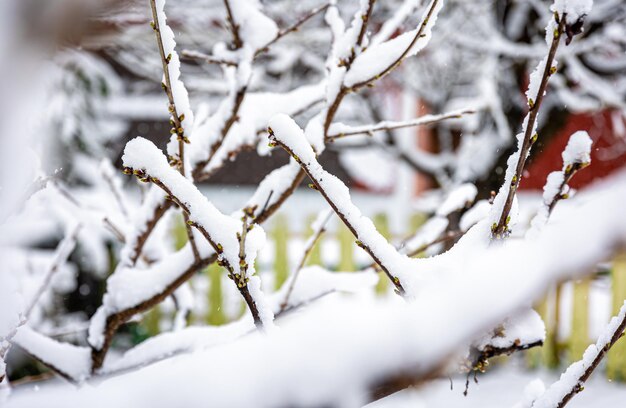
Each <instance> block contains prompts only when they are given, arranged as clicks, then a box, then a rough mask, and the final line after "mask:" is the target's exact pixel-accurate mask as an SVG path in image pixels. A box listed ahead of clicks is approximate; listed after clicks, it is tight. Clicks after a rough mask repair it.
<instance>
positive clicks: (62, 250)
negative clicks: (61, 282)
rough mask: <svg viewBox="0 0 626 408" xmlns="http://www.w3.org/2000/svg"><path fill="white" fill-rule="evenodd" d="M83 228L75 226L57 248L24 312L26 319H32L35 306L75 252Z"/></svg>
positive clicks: (79, 225) (78, 225)
mask: <svg viewBox="0 0 626 408" xmlns="http://www.w3.org/2000/svg"><path fill="white" fill-rule="evenodd" d="M81 228H82V225H81V224H77V225H76V226H74V227H73V228H72V230H71V231H70V232H69V233H68V234H67V235H66V236H65V238H63V240H62V241H61V242H60V243H59V245H58V246H57V249H56V250H55V252H54V258H53V260H52V263H51V264H50V266H49V267H48V270H47V271H46V274H45V275H44V279H43V281H42V282H41V285H40V286H39V289H37V292H36V293H35V295H34V296H33V298H32V299H31V301H30V304H29V305H28V308H27V309H26V311H25V312H24V317H25V318H26V319H28V318H29V317H30V314H31V313H32V311H33V309H34V308H35V306H36V305H37V302H39V298H41V295H43V293H44V292H45V291H46V289H48V286H50V282H51V281H52V278H53V277H54V275H55V274H56V273H57V272H58V270H59V268H60V267H61V265H63V263H65V262H66V261H67V259H68V257H69V256H70V255H71V253H72V251H73V250H74V247H75V246H76V237H77V236H78V232H79V231H80V229H81Z"/></svg>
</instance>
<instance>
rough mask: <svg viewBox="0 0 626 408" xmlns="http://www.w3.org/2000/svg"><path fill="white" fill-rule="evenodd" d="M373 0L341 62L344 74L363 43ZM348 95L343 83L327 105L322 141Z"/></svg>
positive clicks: (348, 91)
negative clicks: (357, 33) (351, 45)
mask: <svg viewBox="0 0 626 408" xmlns="http://www.w3.org/2000/svg"><path fill="white" fill-rule="evenodd" d="M374 2H375V0H369V2H368V5H367V10H366V11H365V14H363V15H361V18H362V19H363V24H362V25H361V31H360V32H359V36H358V37H357V39H356V42H355V44H354V46H353V47H352V52H351V54H350V56H349V57H348V59H347V60H345V61H341V62H340V64H341V65H342V66H344V67H346V72H348V71H350V67H351V66H352V63H353V62H354V60H355V59H356V57H357V54H356V48H357V47H359V46H360V45H361V44H362V43H363V39H364V38H365V31H366V30H367V25H368V23H369V21H370V17H371V14H372V9H373V8H374ZM348 93H350V90H349V89H348V88H346V87H345V86H344V85H343V83H342V84H341V88H340V89H339V93H337V96H336V97H335V100H334V101H333V102H332V103H331V104H330V105H329V107H328V110H327V111H326V118H325V119H324V139H326V138H327V137H328V130H329V129H330V124H331V123H332V121H333V119H334V118H335V115H336V114H337V111H338V110H339V106H340V105H341V102H342V101H343V98H345V96H346V95H347V94H348Z"/></svg>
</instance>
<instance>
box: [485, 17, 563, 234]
mask: <svg viewBox="0 0 626 408" xmlns="http://www.w3.org/2000/svg"><path fill="white" fill-rule="evenodd" d="M554 18H556V19H557V23H558V26H557V28H556V30H555V32H554V34H553V37H552V44H551V45H550V50H549V52H548V57H547V59H546V65H545V68H544V70H543V74H542V76H541V83H540V84H539V90H538V92H537V95H535V98H536V99H535V100H534V101H533V102H532V104H531V106H530V111H529V112H528V120H527V121H526V129H525V132H524V136H523V141H522V146H521V147H520V151H519V158H518V160H517V164H516V166H515V175H514V176H513V180H512V181H511V185H510V187H509V188H508V190H507V196H506V200H505V202H504V206H503V207H502V213H501V214H500V219H499V220H498V223H497V224H495V225H494V226H493V227H492V236H493V237H497V236H505V235H506V234H507V231H508V219H509V214H510V212H511V208H512V207H513V199H514V198H515V194H516V192H517V188H518V187H519V183H520V181H521V179H522V173H523V171H524V166H525V164H526V158H527V157H528V153H529V152H530V148H531V147H532V145H533V144H534V142H535V141H536V140H537V138H536V137H533V130H534V128H535V122H536V121H537V114H538V113H539V108H540V107H541V103H542V102H543V97H544V94H545V92H546V89H547V87H548V80H549V79H550V76H551V75H552V74H553V73H554V69H553V68H552V66H553V63H554V57H555V56H556V51H557V49H558V47H559V43H560V41H561V35H562V34H563V32H564V30H565V20H566V15H565V14H564V15H562V16H560V19H559V17H558V16H557V15H555V17H554Z"/></svg>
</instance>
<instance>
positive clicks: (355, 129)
mask: <svg viewBox="0 0 626 408" xmlns="http://www.w3.org/2000/svg"><path fill="white" fill-rule="evenodd" d="M473 113H476V110H475V109H459V110H455V111H452V112H446V113H441V114H438V115H424V116H421V117H419V118H416V119H412V120H405V121H383V122H379V123H376V124H374V125H364V126H349V125H345V124H343V123H333V124H332V125H331V126H330V129H329V133H330V135H329V136H328V137H327V139H328V140H329V141H333V140H335V139H340V138H343V137H346V136H353V135H363V134H364V135H371V134H372V133H374V132H381V131H389V130H395V129H403V128H407V127H415V126H425V125H431V124H434V123H439V122H442V121H444V120H446V119H459V118H461V117H463V116H464V115H470V114H473Z"/></svg>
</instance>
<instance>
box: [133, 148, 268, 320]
mask: <svg viewBox="0 0 626 408" xmlns="http://www.w3.org/2000/svg"><path fill="white" fill-rule="evenodd" d="M122 160H123V162H124V165H125V166H126V168H128V169H129V172H132V173H134V174H135V175H136V176H137V177H139V178H140V179H141V180H143V181H150V182H151V183H153V184H155V185H157V186H158V187H159V188H161V189H162V190H163V191H164V192H165V193H166V194H167V196H168V199H170V200H172V201H174V202H175V203H176V204H177V205H178V206H180V207H181V208H182V209H183V211H185V213H187V215H188V217H189V220H188V224H189V225H191V226H193V227H195V228H197V229H198V230H199V231H200V233H201V234H202V235H203V236H204V237H205V238H206V240H207V241H208V242H209V244H210V245H211V247H212V248H213V250H214V251H215V252H216V253H217V254H218V263H219V264H220V265H221V266H224V267H225V268H226V269H227V270H228V271H229V275H230V276H231V279H233V280H236V283H237V288H238V289H239V291H240V292H241V294H242V296H243V297H244V299H245V301H246V303H247V305H248V307H249V309H250V312H251V313H252V315H253V317H254V321H255V324H256V325H257V326H259V327H263V326H265V325H268V324H271V320H272V315H271V313H269V314H268V313H266V312H265V311H264V310H263V306H262V305H261V304H260V303H261V302H262V299H260V296H261V295H260V290H259V287H260V282H259V281H258V277H254V276H252V275H253V274H254V266H253V263H254V259H255V257H256V252H257V251H258V250H259V249H260V248H261V247H262V246H263V243H264V242H265V233H264V232H263V230H262V229H261V228H260V227H257V228H252V226H250V230H248V227H249V226H248V224H247V217H248V215H247V214H246V215H244V220H245V221H244V223H243V232H242V233H240V231H242V229H241V222H240V221H238V220H236V219H234V218H232V217H229V216H226V215H223V214H221V213H220V212H219V211H218V210H217V209H216V208H215V207H214V206H213V204H211V203H210V202H209V201H208V200H207V199H206V197H205V196H204V195H202V193H200V191H199V190H198V189H197V188H196V187H195V186H194V185H193V184H192V182H191V181H190V180H188V179H186V178H185V177H183V176H182V175H180V174H179V173H176V172H175V171H173V170H172V169H171V167H170V166H169V164H168V163H167V160H166V158H165V156H164V155H163V154H162V153H161V151H160V150H158V149H157V147H156V146H155V145H154V144H153V143H151V142H149V141H147V140H146V139H142V138H136V139H133V140H132V141H130V142H129V143H128V144H127V145H126V148H125V149H124V156H123V157H122ZM248 271H250V272H248ZM251 288H253V289H251Z"/></svg>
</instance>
